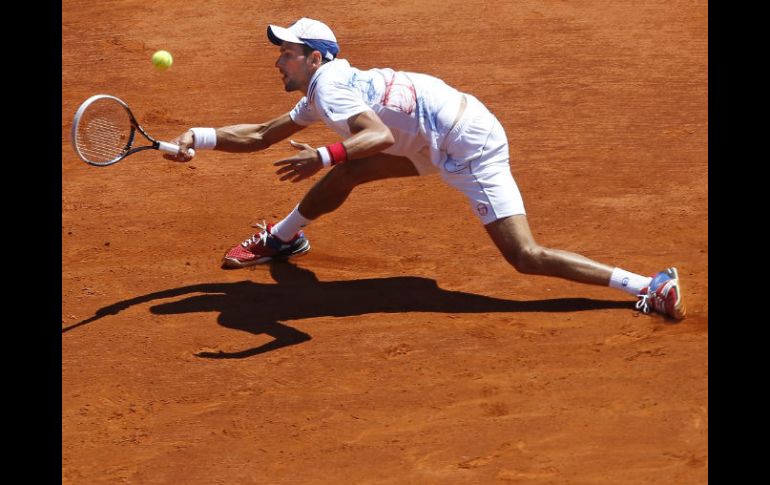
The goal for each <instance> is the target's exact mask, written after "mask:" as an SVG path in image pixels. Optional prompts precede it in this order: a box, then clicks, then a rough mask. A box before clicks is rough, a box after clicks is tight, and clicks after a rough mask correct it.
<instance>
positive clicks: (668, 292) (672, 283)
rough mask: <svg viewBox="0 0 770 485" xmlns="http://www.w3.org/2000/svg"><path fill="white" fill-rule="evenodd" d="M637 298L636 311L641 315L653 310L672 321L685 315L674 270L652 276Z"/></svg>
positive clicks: (680, 287)
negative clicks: (648, 284) (640, 312)
mask: <svg viewBox="0 0 770 485" xmlns="http://www.w3.org/2000/svg"><path fill="white" fill-rule="evenodd" d="M637 296H638V297H639V301H638V302H636V309H637V310H640V311H642V312H643V313H650V312H651V311H653V310H655V311H657V312H659V313H662V314H664V315H666V316H668V317H671V318H673V319H674V320H681V319H683V318H684V317H685V314H686V313H687V310H686V308H685V306H684V297H683V296H682V285H681V283H680V282H679V273H678V272H677V270H676V268H673V267H672V268H666V269H664V270H663V271H661V272H660V273H658V274H656V275H655V276H653V277H652V281H651V282H650V286H648V287H647V288H644V289H643V290H642V292H641V293H640V294H639V295H637Z"/></svg>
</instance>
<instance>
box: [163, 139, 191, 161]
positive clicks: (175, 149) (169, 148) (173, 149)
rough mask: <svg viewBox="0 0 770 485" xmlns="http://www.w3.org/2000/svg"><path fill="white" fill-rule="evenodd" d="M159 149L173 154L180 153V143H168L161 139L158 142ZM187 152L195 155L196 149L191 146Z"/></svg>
mask: <svg viewBox="0 0 770 485" xmlns="http://www.w3.org/2000/svg"><path fill="white" fill-rule="evenodd" d="M158 150H160V151H162V152H166V153H170V154H171V155H176V154H177V153H179V145H174V144H173V143H167V142H165V141H159V142H158ZM187 153H188V154H189V155H190V157H191V158H192V157H194V156H195V150H193V149H192V148H190V149H189V150H187Z"/></svg>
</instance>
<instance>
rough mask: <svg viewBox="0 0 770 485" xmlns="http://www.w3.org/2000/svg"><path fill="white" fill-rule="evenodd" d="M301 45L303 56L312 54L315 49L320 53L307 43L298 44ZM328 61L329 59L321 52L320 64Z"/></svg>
mask: <svg viewBox="0 0 770 485" xmlns="http://www.w3.org/2000/svg"><path fill="white" fill-rule="evenodd" d="M300 45H301V46H302V53H303V54H304V55H305V57H310V54H312V53H313V52H315V51H318V53H319V54H321V51H319V50H318V49H313V48H312V47H310V46H309V45H307V44H300ZM327 62H329V59H327V58H325V57H324V56H323V54H321V64H326V63H327Z"/></svg>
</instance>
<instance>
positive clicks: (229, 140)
mask: <svg viewBox="0 0 770 485" xmlns="http://www.w3.org/2000/svg"><path fill="white" fill-rule="evenodd" d="M303 128H305V127H304V126H302V125H298V124H297V123H295V122H294V121H292V119H291V117H290V116H289V113H286V114H284V115H282V116H279V117H278V118H275V119H272V120H270V121H268V122H267V123H260V124H253V125H246V124H244V125H232V126H224V127H222V128H217V130H216V135H217V142H216V143H217V144H216V147H215V149H216V150H220V151H223V152H232V153H244V152H255V151H258V150H264V149H265V148H267V147H269V146H270V145H273V144H274V143H276V142H279V141H281V140H284V139H286V138H288V137H290V136H291V135H293V134H294V133H297V132H298V131H300V130H302V129H303Z"/></svg>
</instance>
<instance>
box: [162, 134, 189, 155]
mask: <svg viewBox="0 0 770 485" xmlns="http://www.w3.org/2000/svg"><path fill="white" fill-rule="evenodd" d="M171 143H173V144H175V145H179V153H177V154H176V155H171V154H169V153H167V154H165V155H163V158H165V159H166V160H171V161H173V162H189V161H190V160H192V158H193V157H192V156H191V154H190V150H191V149H192V148H193V145H194V144H195V139H194V138H193V133H192V131H190V130H187V131H185V132H184V133H182V134H181V135H179V136H178V137H176V138H174V139H173V140H171Z"/></svg>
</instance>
